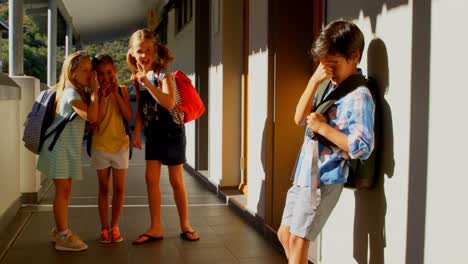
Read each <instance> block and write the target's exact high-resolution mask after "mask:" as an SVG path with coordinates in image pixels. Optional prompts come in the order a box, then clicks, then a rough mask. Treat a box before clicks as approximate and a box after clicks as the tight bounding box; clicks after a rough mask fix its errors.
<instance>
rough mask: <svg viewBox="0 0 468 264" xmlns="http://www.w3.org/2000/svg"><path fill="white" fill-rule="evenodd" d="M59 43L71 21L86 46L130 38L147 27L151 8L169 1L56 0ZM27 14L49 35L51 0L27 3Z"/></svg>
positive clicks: (62, 39) (28, 1)
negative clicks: (49, 2) (48, 20)
mask: <svg viewBox="0 0 468 264" xmlns="http://www.w3.org/2000/svg"><path fill="white" fill-rule="evenodd" d="M56 1H57V8H58V11H59V12H58V16H57V44H58V45H64V44H63V43H64V40H65V34H66V23H65V21H69V20H71V21H72V23H73V29H74V39H75V40H76V38H77V36H80V40H81V42H82V43H83V44H90V43H97V42H103V41H108V40H113V39H119V38H128V37H129V36H130V35H131V34H132V32H134V31H135V30H137V29H139V28H142V27H145V26H146V21H147V19H146V17H147V13H148V10H149V9H150V8H156V10H161V9H162V7H163V6H164V5H165V4H166V3H167V2H169V0H56ZM24 7H25V11H26V14H27V15H28V16H30V17H31V18H32V19H33V21H34V22H35V23H36V24H37V25H38V26H39V28H40V29H41V31H43V32H44V33H46V32H47V8H48V0H24Z"/></svg>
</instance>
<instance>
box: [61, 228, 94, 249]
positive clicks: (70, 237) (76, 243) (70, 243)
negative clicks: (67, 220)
mask: <svg viewBox="0 0 468 264" xmlns="http://www.w3.org/2000/svg"><path fill="white" fill-rule="evenodd" d="M87 248H88V245H86V244H85V243H84V242H83V241H82V240H81V239H80V238H79V237H78V236H77V235H76V234H75V233H73V232H72V231H71V230H68V233H67V234H66V235H63V236H61V235H57V236H56V242H55V249H56V250H59V251H82V250H85V249H87Z"/></svg>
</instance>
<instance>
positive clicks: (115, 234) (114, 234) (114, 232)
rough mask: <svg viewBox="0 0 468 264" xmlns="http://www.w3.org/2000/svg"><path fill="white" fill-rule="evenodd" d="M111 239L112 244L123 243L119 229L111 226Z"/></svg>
mask: <svg viewBox="0 0 468 264" xmlns="http://www.w3.org/2000/svg"><path fill="white" fill-rule="evenodd" d="M111 238H112V242H113V243H119V242H122V241H123V237H122V236H121V235H120V230H119V227H117V226H113V227H112V228H111Z"/></svg>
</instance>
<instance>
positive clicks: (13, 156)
mask: <svg viewBox="0 0 468 264" xmlns="http://www.w3.org/2000/svg"><path fill="white" fill-rule="evenodd" d="M18 108H19V101H18V100H0V113H2V115H1V118H0V124H1V125H2V127H3V128H4V129H3V130H2V136H1V137H0V146H2V151H0V183H1V184H0V193H1V195H2V199H0V216H2V215H3V214H4V213H5V211H6V210H7V209H8V208H9V207H10V206H11V205H12V204H13V203H14V202H15V201H16V200H17V199H18V198H19V197H20V163H19V160H20V159H19V147H18V146H20V140H21V139H20V133H19V114H18Z"/></svg>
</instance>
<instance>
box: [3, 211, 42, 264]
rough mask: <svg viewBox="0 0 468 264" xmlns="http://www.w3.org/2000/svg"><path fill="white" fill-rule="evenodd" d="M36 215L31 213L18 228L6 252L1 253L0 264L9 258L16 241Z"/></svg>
mask: <svg viewBox="0 0 468 264" xmlns="http://www.w3.org/2000/svg"><path fill="white" fill-rule="evenodd" d="M33 214H34V212H30V213H29V215H28V217H27V218H26V219H25V220H24V222H23V224H22V225H21V226H20V227H19V228H18V231H16V232H15V234H14V236H13V237H12V239H11V240H10V242H9V243H8V245H7V246H6V248H5V251H3V252H1V255H0V264H1V263H3V261H4V260H5V259H6V257H7V256H8V253H9V252H10V249H11V247H12V246H13V244H14V243H15V242H16V239H18V237H19V236H20V235H21V233H22V232H23V231H24V229H25V227H26V225H27V224H28V223H29V221H30V220H31V217H32V215H33Z"/></svg>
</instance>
